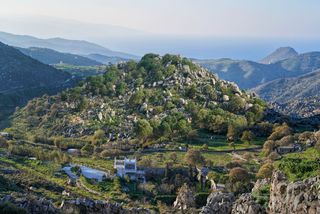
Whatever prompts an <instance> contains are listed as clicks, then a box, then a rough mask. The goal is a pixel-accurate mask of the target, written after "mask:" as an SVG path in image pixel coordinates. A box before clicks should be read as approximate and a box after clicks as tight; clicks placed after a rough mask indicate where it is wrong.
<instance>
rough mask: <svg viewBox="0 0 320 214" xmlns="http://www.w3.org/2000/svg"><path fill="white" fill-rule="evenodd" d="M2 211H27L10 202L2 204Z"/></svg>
mask: <svg viewBox="0 0 320 214" xmlns="http://www.w3.org/2000/svg"><path fill="white" fill-rule="evenodd" d="M0 213H2V214H26V213H27V211H26V210H25V209H23V208H21V207H18V206H16V205H14V204H12V203H10V202H4V203H2V204H0Z"/></svg>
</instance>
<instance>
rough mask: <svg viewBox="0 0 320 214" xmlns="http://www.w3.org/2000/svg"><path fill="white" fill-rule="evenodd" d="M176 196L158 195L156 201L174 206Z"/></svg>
mask: <svg viewBox="0 0 320 214" xmlns="http://www.w3.org/2000/svg"><path fill="white" fill-rule="evenodd" d="M176 197H177V196H176V195H157V196H156V197H155V199H154V200H155V201H161V202H162V203H165V204H167V205H172V204H173V202H174V201H175V200H176Z"/></svg>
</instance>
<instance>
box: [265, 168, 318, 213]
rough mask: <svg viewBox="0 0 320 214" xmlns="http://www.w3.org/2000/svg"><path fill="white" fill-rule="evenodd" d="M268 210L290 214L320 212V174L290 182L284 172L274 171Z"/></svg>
mask: <svg viewBox="0 0 320 214" xmlns="http://www.w3.org/2000/svg"><path fill="white" fill-rule="evenodd" d="M268 212H269V213H290V214H304V213H305V214H318V213H320V176H318V177H314V178H309V179H306V180H304V181H298V182H294V183H289V182H288V180H287V177H286V176H285V174H284V173H283V172H281V171H276V172H274V174H273V176H272V182H271V193H270V200H269V208H268Z"/></svg>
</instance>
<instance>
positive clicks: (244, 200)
mask: <svg viewBox="0 0 320 214" xmlns="http://www.w3.org/2000/svg"><path fill="white" fill-rule="evenodd" d="M231 213H232V214H265V213H266V210H265V209H264V208H263V207H262V206H261V205H260V204H257V203H256V202H255V200H254V198H253V197H252V195H251V194H250V193H247V194H243V195H241V196H240V198H239V199H238V200H237V201H236V202H235V203H234V205H233V207H232V212H231Z"/></svg>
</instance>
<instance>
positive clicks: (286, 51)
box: [260, 47, 299, 64]
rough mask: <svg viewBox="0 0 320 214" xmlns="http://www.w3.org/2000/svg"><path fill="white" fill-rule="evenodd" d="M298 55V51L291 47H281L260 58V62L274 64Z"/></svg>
mask: <svg viewBox="0 0 320 214" xmlns="http://www.w3.org/2000/svg"><path fill="white" fill-rule="evenodd" d="M298 55H299V54H298V52H297V51H296V50H295V49H293V48H291V47H281V48H278V49H277V50H275V51H274V52H272V53H271V54H269V55H268V56H266V57H265V58H263V59H262V60H260V63H262V64H272V63H276V62H279V61H282V60H285V59H289V58H291V57H296V56H298Z"/></svg>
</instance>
